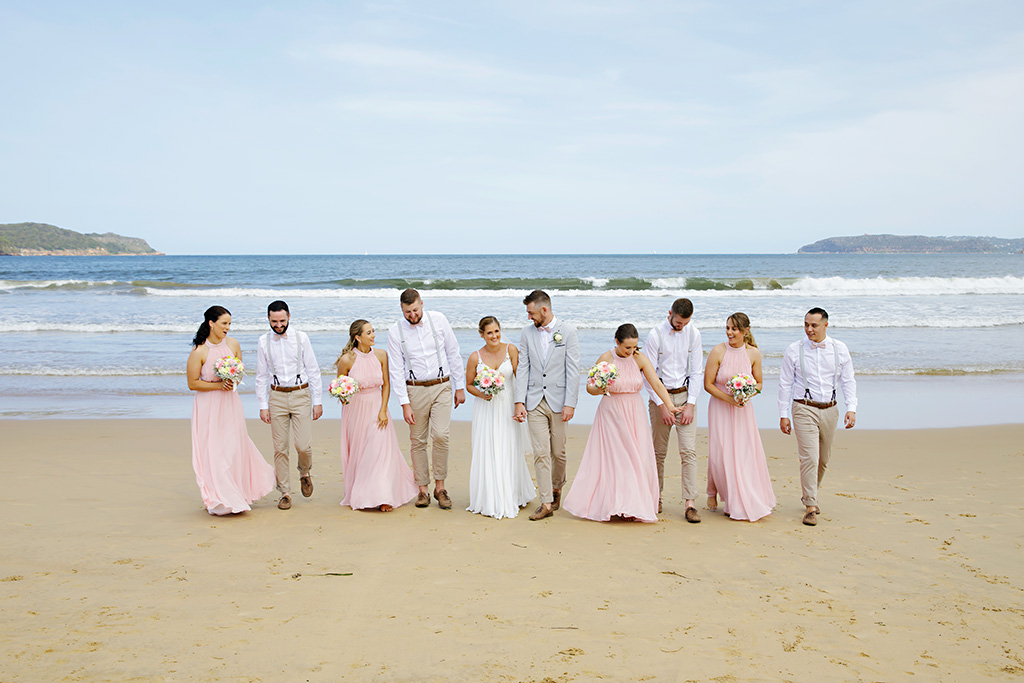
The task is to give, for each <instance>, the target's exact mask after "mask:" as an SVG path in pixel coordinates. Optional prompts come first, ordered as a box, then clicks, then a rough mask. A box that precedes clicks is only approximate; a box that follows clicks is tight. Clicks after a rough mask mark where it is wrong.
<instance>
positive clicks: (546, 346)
mask: <svg viewBox="0 0 1024 683" xmlns="http://www.w3.org/2000/svg"><path fill="white" fill-rule="evenodd" d="M557 324H558V318H556V317H554V316H552V317H551V322H549V323H548V324H547V325H544V326H542V327H538V328H537V332H539V333H540V348H541V349H542V351H543V353H544V356H543V358H541V360H542V361H543V362H544V363H547V362H548V356H550V355H551V346H552V344H554V343H555V325H557Z"/></svg>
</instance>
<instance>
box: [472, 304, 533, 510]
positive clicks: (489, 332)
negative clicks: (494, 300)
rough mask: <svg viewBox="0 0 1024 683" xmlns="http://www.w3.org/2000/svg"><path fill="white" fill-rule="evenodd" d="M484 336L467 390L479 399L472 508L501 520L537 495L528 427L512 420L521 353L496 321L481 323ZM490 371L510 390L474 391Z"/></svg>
mask: <svg viewBox="0 0 1024 683" xmlns="http://www.w3.org/2000/svg"><path fill="white" fill-rule="evenodd" d="M479 331H480V336H481V337H483V340H484V342H485V343H484V346H483V348H481V349H480V350H478V351H474V352H473V353H472V354H471V355H470V357H469V360H468V361H467V363H466V390H467V391H469V393H471V394H472V395H473V396H475V397H476V400H475V401H474V402H473V435H472V444H473V459H472V462H471V464H470V468H469V507H468V508H466V509H467V510H469V511H470V512H477V513H480V514H481V515H487V516H488V517H494V518H496V519H501V518H502V517H515V516H516V515H518V514H519V509H520V508H521V507H523V506H524V505H526V504H527V503H529V502H530V501H531V500H533V499H534V498H535V497H536V495H537V490H536V489H535V488H534V486H533V481H532V480H531V479H530V470H529V468H528V467H527V466H526V456H525V446H526V434H525V432H524V430H525V425H524V424H521V423H519V422H516V421H515V420H513V419H512V414H513V413H514V412H515V399H514V396H515V381H516V380H515V373H516V368H517V367H518V366H519V349H517V348H516V347H515V346H513V345H512V344H503V343H502V342H501V325H500V324H499V323H498V320H497V318H495V317H494V316H491V315H489V316H487V317H485V318H483V319H481V320H480V327H479ZM485 367H487V368H490V369H493V370H497V371H498V372H500V373H501V374H503V375H504V376H505V388H504V389H503V390H501V391H499V392H498V393H497V394H494V395H493V396H489V395H488V394H485V393H483V392H481V391H480V390H479V389H478V388H477V387H476V386H474V380H476V376H477V373H478V372H480V371H481V370H483V369H484V368H485Z"/></svg>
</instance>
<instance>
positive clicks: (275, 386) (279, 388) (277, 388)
mask: <svg viewBox="0 0 1024 683" xmlns="http://www.w3.org/2000/svg"><path fill="white" fill-rule="evenodd" d="M308 386H309V382H306V383H305V384H300V385H299V386H297V387H282V386H280V385H278V384H271V385H270V390H271V391H283V392H286V393H287V392H289V391H298V390H299V389H305V388H306V387H308Z"/></svg>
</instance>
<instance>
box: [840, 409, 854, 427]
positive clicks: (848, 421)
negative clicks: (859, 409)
mask: <svg viewBox="0 0 1024 683" xmlns="http://www.w3.org/2000/svg"><path fill="white" fill-rule="evenodd" d="M843 421H844V422H845V423H846V428H847V429H853V425H855V424H857V413H854V412H852V411H851V412H849V413H847V414H846V419H845V420H843Z"/></svg>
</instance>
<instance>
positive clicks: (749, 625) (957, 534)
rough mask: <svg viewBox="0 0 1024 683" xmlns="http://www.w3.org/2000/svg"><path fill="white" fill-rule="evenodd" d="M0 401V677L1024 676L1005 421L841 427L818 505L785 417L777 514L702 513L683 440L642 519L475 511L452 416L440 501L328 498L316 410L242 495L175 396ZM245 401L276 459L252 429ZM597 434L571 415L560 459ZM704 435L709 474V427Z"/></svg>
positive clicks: (772, 438)
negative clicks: (218, 508) (76, 411)
mask: <svg viewBox="0 0 1024 683" xmlns="http://www.w3.org/2000/svg"><path fill="white" fill-rule="evenodd" d="M0 424H2V429H3V433H4V437H5V438H4V442H5V448H4V450H3V456H2V458H0V468H2V470H0V471H2V473H3V480H4V481H5V482H6V483H7V488H6V493H5V494H4V506H3V507H4V511H5V514H4V539H5V546H6V552H5V553H4V557H3V559H2V560H0V563H2V570H0V596H2V601H3V602H2V604H3V611H4V617H5V619H4V621H5V623H6V626H5V627H4V628H3V629H2V638H0V640H2V651H3V658H2V665H0V680H2V681H4V682H5V683H7V682H13V681H42V680H52V681H176V680H202V681H339V680H345V681H389V682H403V681H448V680H468V681H509V682H516V681H522V682H531V683H541V682H545V683H547V682H552V681H555V682H559V683H562V682H568V681H592V680H609V681H708V680H718V681H809V680H837V681H898V680H910V679H917V680H926V681H940V680H941V681H966V680H979V679H985V680H1006V681H1010V680H1019V679H1020V678H1021V677H1022V676H1024V593H1022V588H1021V586H1022V585H1024V565H1022V564H1021V562H1020V558H1021V551H1022V536H1021V529H1024V506H1022V504H1021V502H1020V491H1021V487H1022V484H1024V450H1022V448H1024V446H1022V444H1024V425H1020V424H1016V425H995V426H983V427H981V426H979V427H963V428H956V429H927V430H874V431H872V430H861V429H860V427H858V428H857V429H854V430H851V431H846V432H842V433H840V434H839V435H838V436H837V441H836V446H835V449H834V452H833V458H832V461H831V463H830V472H829V474H828V476H827V477H826V479H825V481H824V483H823V487H822V495H821V497H820V499H819V502H820V506H821V508H822V518H821V521H820V522H819V525H818V526H817V527H815V528H808V527H804V526H802V525H801V524H800V516H801V513H802V510H803V507H802V505H801V504H800V500H799V479H798V471H797V460H796V445H795V443H794V441H793V439H792V438H788V437H785V436H783V435H782V434H780V433H779V432H778V431H777V430H762V438H763V440H764V445H765V450H766V452H767V454H768V464H769V468H770V470H771V473H772V479H773V482H774V486H775V492H776V495H777V496H778V498H779V506H778V507H777V508H776V510H775V512H774V513H773V514H772V515H771V516H770V517H768V518H767V519H765V520H762V521H761V522H757V523H753V524H750V523H745V522H735V521H731V520H729V519H728V518H725V517H723V516H722V515H721V514H712V513H711V512H709V511H706V510H702V515H703V518H704V519H703V522H702V523H700V524H696V525H695V524H687V523H686V522H685V521H683V519H682V512H683V508H682V501H681V500H680V499H679V485H680V482H679V473H678V465H675V466H673V467H667V468H666V470H667V474H671V475H672V476H669V477H668V478H667V481H666V494H665V511H664V514H663V515H662V517H661V521H659V522H658V523H655V524H637V523H596V522H588V521H584V520H579V519H575V518H573V517H572V516H571V515H569V514H567V513H566V512H564V511H559V512H558V513H556V515H555V517H554V518H553V519H548V520H543V521H540V522H530V521H529V520H528V519H527V516H528V513H529V511H530V510H532V506H531V507H530V508H527V509H526V510H524V511H523V512H522V513H521V514H520V515H519V516H518V517H517V518H515V519H511V520H501V521H497V520H493V519H490V518H484V517H480V516H479V515H473V514H470V513H468V512H465V511H464V510H465V507H466V505H467V504H468V497H467V489H468V478H469V459H470V458H469V456H470V451H469V424H467V423H465V422H461V423H459V422H457V423H454V424H453V433H452V457H451V473H450V477H449V480H448V490H449V492H450V493H451V495H452V497H453V500H454V503H455V509H454V510H452V511H443V510H440V509H439V508H438V507H437V506H436V505H434V506H432V507H430V508H428V509H415V508H413V507H412V506H411V505H407V506H404V507H402V508H399V509H397V510H395V511H393V512H391V513H387V514H384V513H379V512H365V511H362V512H354V511H352V510H350V509H348V508H342V507H341V506H339V505H338V502H339V501H340V500H341V497H342V483H341V475H340V463H339V459H338V455H337V454H338V438H339V421H338V420H333V419H323V420H320V421H318V422H316V423H314V469H313V475H314V479H315V482H316V490H315V492H314V494H313V497H312V498H309V499H304V498H301V497H298V498H295V499H294V506H293V508H292V509H291V510H289V511H280V510H278V509H277V508H276V505H275V503H276V497H275V496H274V495H273V494H271V495H270V496H268V497H266V498H264V499H263V500H262V501H260V502H259V503H257V504H256V505H255V506H254V509H253V510H252V511H251V512H247V513H244V514H242V515H239V516H237V517H232V518H219V517H211V516H209V515H207V514H206V512H205V510H204V509H203V507H202V505H201V502H200V499H199V494H198V490H197V488H196V484H195V479H194V476H193V473H192V468H191V460H190V454H191V446H190V431H189V423H188V421H187V420H116V419H94V420H73V419H61V420H4V421H0ZM248 427H249V432H250V434H251V435H252V437H253V439H254V440H255V442H256V444H257V445H258V446H259V448H260V450H261V452H262V453H263V454H264V456H265V457H267V458H269V457H270V454H271V453H272V449H271V446H270V430H269V427H266V426H265V425H263V424H261V423H260V422H258V421H255V420H250V421H249V422H248ZM398 434H399V438H400V440H401V443H402V448H403V452H405V453H406V455H407V454H408V430H407V429H406V428H405V427H404V425H398ZM586 434H587V427H586V426H583V425H579V426H574V427H573V428H572V429H571V430H570V436H569V442H568V453H569V474H570V477H571V476H572V475H573V474H574V473H575V471H576V468H577V467H578V465H579V459H580V454H581V453H582V450H583V445H584V443H585V440H586ZM698 454H699V455H700V458H701V471H702V476H701V479H700V480H701V482H703V481H705V478H704V476H703V468H704V467H705V466H706V462H707V460H706V458H707V433H706V430H701V431H700V432H699V438H698ZM293 459H294V455H293ZM669 461H670V462H672V458H671V455H670V458H669ZM293 465H294V460H293ZM531 469H532V467H531ZM702 485H703V484H702ZM570 487H571V479H570ZM701 507H703V501H701Z"/></svg>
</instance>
